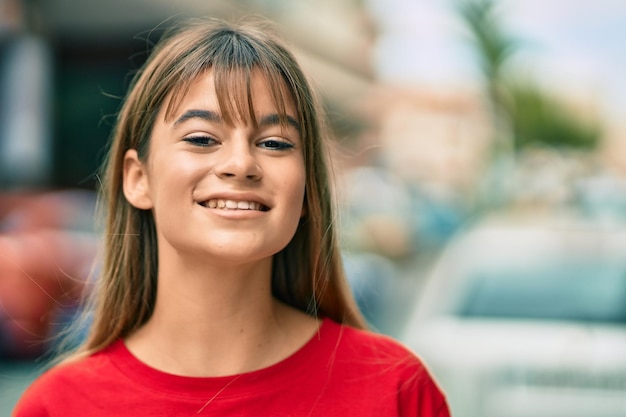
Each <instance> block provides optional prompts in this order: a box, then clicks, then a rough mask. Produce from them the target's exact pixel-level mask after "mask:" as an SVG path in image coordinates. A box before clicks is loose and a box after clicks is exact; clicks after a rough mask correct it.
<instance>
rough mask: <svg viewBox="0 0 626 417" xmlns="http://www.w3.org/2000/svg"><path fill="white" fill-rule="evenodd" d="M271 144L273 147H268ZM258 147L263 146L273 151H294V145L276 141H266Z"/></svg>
mask: <svg viewBox="0 0 626 417" xmlns="http://www.w3.org/2000/svg"><path fill="white" fill-rule="evenodd" d="M269 144H272V145H273V146H268V145H269ZM257 146H263V147H264V148H265V149H269V150H272V151H286V150H289V149H293V147H294V145H293V143H290V142H287V141H283V140H276V139H267V140H264V141H262V142H260V143H259V144H258V145H257Z"/></svg>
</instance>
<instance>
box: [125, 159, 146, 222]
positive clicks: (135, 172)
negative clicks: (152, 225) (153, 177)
mask: <svg viewBox="0 0 626 417" xmlns="http://www.w3.org/2000/svg"><path fill="white" fill-rule="evenodd" d="M123 187H124V196H125V197H126V200H128V202H129V203H130V204H131V205H132V206H134V207H136V208H138V209H142V210H149V209H151V208H152V207H153V204H152V197H151V196H150V183H149V181H148V173H147V172H146V167H145V166H144V164H143V162H141V161H140V160H139V156H138V155H137V151H136V150H135V149H129V150H127V151H126V154H125V155H124V178H123Z"/></svg>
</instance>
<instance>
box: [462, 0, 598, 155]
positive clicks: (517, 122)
mask: <svg viewBox="0 0 626 417" xmlns="http://www.w3.org/2000/svg"><path fill="white" fill-rule="evenodd" d="M456 5H457V10H458V13H459V15H460V16H461V18H462V20H463V22H464V23H465V25H466V27H467V28H468V29H469V31H470V33H471V35H472V38H473V46H474V48H475V50H476V53H477V57H478V60H479V62H480V65H481V68H482V70H483V73H484V76H485V81H486V83H487V90H488V91H487V93H488V96H489V100H490V102H491V105H492V110H493V117H494V124H495V127H496V132H497V138H496V147H498V148H500V150H501V149H508V150H510V151H519V150H522V149H524V148H526V147H529V146H548V147H555V148H574V149H582V150H585V149H592V148H594V147H595V146H596V145H597V144H598V142H599V138H600V133H601V132H600V129H599V127H598V125H597V123H595V122H585V121H584V120H583V119H581V118H579V117H576V116H574V115H573V114H572V113H571V112H570V111H569V109H568V108H567V107H566V106H565V105H563V103H562V102H561V101H559V100H558V99H557V98H556V97H553V96H552V95H550V94H549V93H548V92H547V91H545V90H542V89H541V88H540V87H539V86H537V85H536V84H534V83H532V82H530V81H527V82H524V83H522V82H520V81H519V80H516V79H515V74H512V73H511V71H506V68H507V64H508V63H509V58H510V57H511V56H512V55H513V54H514V53H515V52H517V50H518V49H519V48H520V46H521V42H519V41H517V40H515V39H513V38H512V37H511V36H510V35H509V34H507V33H506V31H505V30H504V29H503V27H502V23H501V19H500V15H499V14H498V11H497V1H496V0H456Z"/></svg>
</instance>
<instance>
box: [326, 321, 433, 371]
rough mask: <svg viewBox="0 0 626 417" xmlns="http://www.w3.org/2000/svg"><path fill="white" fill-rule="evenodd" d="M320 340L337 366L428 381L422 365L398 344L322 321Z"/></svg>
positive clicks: (376, 335)
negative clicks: (323, 338)
mask: <svg viewBox="0 0 626 417" xmlns="http://www.w3.org/2000/svg"><path fill="white" fill-rule="evenodd" d="M324 326H325V329H324V332H323V333H324V336H325V337H326V339H327V340H326V343H328V344H329V345H331V347H332V356H333V359H334V361H335V362H336V363H337V364H338V365H343V366H345V367H347V368H352V369H358V370H359V371H366V372H370V373H373V374H376V373H384V374H385V375H388V376H390V377H397V378H398V379H399V380H414V379H415V378H417V379H424V380H430V379H431V377H430V373H429V371H428V369H427V368H426V366H425V364H424V362H423V361H422V360H421V358H419V357H418V356H417V355H416V354H415V353H414V352H413V351H412V350H411V349H409V348H408V347H407V346H405V345H404V344H402V343H401V342H399V341H398V340H396V339H394V338H392V337H390V336H387V335H384V334H380V333H376V332H373V331H370V330H365V329H356V328H353V327H350V326H347V325H342V324H337V323H335V322H332V321H329V320H325V323H324Z"/></svg>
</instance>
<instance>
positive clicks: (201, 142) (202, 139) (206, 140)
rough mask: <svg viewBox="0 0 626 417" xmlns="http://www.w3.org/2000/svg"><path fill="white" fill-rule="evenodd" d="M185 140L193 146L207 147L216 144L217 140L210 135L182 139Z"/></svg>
mask: <svg viewBox="0 0 626 417" xmlns="http://www.w3.org/2000/svg"><path fill="white" fill-rule="evenodd" d="M183 140H184V141H185V142H188V143H191V144H192V145H195V146H201V147H209V146H214V145H217V144H218V141H217V140H216V139H214V138H212V137H211V136H191V137H188V138H185V139H183Z"/></svg>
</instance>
